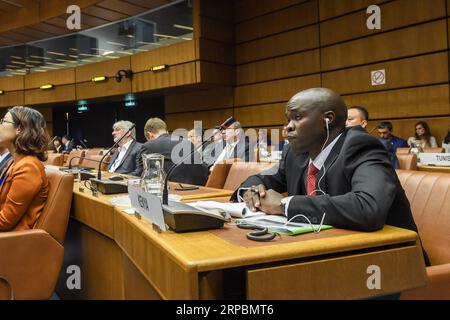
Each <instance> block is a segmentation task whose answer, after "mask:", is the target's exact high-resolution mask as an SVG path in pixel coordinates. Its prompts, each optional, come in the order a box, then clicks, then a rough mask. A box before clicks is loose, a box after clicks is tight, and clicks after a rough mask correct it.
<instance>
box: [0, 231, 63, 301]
mask: <svg viewBox="0 0 450 320" xmlns="http://www.w3.org/2000/svg"><path fill="white" fill-rule="evenodd" d="M0 252H1V254H0V278H3V279H4V280H0V299H10V298H11V293H10V288H9V286H11V287H12V289H13V295H14V299H48V298H50V297H51V295H52V294H53V291H54V289H55V286H56V281H57V279H58V274H59V271H60V269H61V265H62V261H63V257H64V247H63V246H61V244H59V243H58V241H56V240H55V239H54V238H53V237H52V236H51V235H49V234H48V233H47V232H46V231H44V230H40V229H36V230H27V231H11V232H0ZM5 280H6V281H5ZM8 284H9V285H8Z"/></svg>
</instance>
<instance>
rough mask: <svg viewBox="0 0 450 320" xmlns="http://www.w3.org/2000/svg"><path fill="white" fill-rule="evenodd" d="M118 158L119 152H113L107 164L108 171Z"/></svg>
mask: <svg viewBox="0 0 450 320" xmlns="http://www.w3.org/2000/svg"><path fill="white" fill-rule="evenodd" d="M118 156H119V151H116V152H114V153H113V154H112V156H111V160H110V161H109V164H108V170H109V169H111V167H112V165H113V163H114V161H116V159H117V157H118Z"/></svg>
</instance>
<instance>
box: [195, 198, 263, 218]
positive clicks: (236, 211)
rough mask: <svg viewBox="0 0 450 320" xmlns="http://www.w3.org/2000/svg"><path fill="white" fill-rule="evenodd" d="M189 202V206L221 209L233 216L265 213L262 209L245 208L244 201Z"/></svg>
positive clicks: (241, 216) (240, 216) (243, 216)
mask: <svg viewBox="0 0 450 320" xmlns="http://www.w3.org/2000/svg"><path fill="white" fill-rule="evenodd" d="M189 204H190V205H191V206H194V207H197V208H200V209H204V210H212V209H219V210H223V211H225V212H227V213H229V214H230V215H231V216H232V217H235V218H245V217H253V216H260V215H265V213H264V212H262V211H257V212H253V211H251V210H250V209H249V208H247V206H246V205H245V203H244V202H239V203H228V202H225V203H224V202H217V201H197V202H190V203H189Z"/></svg>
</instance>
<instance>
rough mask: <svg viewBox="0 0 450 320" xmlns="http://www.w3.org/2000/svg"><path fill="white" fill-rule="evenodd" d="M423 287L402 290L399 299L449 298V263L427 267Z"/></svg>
mask: <svg viewBox="0 0 450 320" xmlns="http://www.w3.org/2000/svg"><path fill="white" fill-rule="evenodd" d="M427 277H428V283H427V285H426V286H425V287H423V288H417V289H413V290H408V291H405V292H402V294H401V296H400V299H401V300H450V263H447V264H440V265H436V266H431V267H427Z"/></svg>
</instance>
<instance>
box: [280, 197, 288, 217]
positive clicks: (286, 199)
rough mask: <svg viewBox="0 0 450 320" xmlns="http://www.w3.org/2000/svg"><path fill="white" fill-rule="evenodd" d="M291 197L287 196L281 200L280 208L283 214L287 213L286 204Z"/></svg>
mask: <svg viewBox="0 0 450 320" xmlns="http://www.w3.org/2000/svg"><path fill="white" fill-rule="evenodd" d="M288 199H289V197H286V198H282V199H281V202H280V209H281V213H282V214H286V204H287V201H288Z"/></svg>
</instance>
